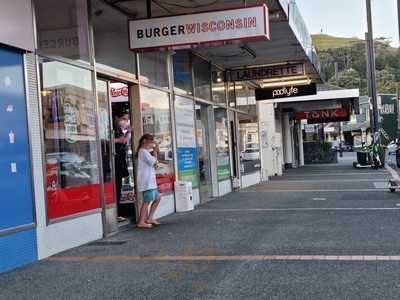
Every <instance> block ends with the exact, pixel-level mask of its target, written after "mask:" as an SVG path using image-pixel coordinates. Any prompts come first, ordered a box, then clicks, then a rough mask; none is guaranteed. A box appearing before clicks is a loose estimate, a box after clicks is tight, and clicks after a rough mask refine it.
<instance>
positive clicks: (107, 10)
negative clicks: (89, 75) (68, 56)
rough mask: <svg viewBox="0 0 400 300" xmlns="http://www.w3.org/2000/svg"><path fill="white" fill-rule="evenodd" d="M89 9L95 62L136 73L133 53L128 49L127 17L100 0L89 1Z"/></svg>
mask: <svg viewBox="0 0 400 300" xmlns="http://www.w3.org/2000/svg"><path fill="white" fill-rule="evenodd" d="M91 11H92V23H93V34H94V48H95V53H96V54H95V55H96V63H97V64H102V65H106V66H110V67H114V68H117V69H121V70H124V71H127V72H130V73H136V70H135V69H136V68H135V55H134V54H133V53H132V52H131V51H130V50H129V39H128V36H129V33H128V26H127V25H126V24H127V22H128V17H127V16H125V15H124V14H122V13H121V12H120V11H118V10H117V9H116V8H113V7H112V6H111V5H107V4H105V3H104V1H100V0H92V1H91Z"/></svg>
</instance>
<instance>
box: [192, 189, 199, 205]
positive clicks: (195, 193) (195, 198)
mask: <svg viewBox="0 0 400 300" xmlns="http://www.w3.org/2000/svg"><path fill="white" fill-rule="evenodd" d="M193 203H194V205H195V206H196V205H199V204H200V190H199V189H193Z"/></svg>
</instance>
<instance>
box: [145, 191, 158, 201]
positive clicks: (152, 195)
mask: <svg viewBox="0 0 400 300" xmlns="http://www.w3.org/2000/svg"><path fill="white" fill-rule="evenodd" d="M158 195H159V193H158V190H157V189H152V190H147V191H144V192H143V201H144V202H146V203H151V202H153V201H154V200H156V198H157V197H158Z"/></svg>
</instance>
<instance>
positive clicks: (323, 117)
mask: <svg viewBox="0 0 400 300" xmlns="http://www.w3.org/2000/svg"><path fill="white" fill-rule="evenodd" d="M294 116H295V118H296V119H297V120H307V123H308V124H317V123H329V122H345V121H349V117H350V114H349V112H348V110H347V109H346V108H338V109H324V110H312V111H301V112H296V113H295V114H294Z"/></svg>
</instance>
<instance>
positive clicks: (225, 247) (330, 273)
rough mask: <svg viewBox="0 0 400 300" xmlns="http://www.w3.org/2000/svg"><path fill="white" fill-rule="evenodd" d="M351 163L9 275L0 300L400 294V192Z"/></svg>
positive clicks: (382, 174)
mask: <svg viewBox="0 0 400 300" xmlns="http://www.w3.org/2000/svg"><path fill="white" fill-rule="evenodd" d="M353 159H354V155H353V154H345V157H344V159H343V160H342V161H341V163H340V164H338V165H319V166H309V167H305V168H301V169H295V170H290V171H288V172H286V173H285V176H283V177H281V178H273V179H272V180H271V182H269V183H265V184H260V185H258V186H255V187H252V188H248V189H245V190H242V191H240V192H237V193H232V194H230V195H228V196H226V197H223V198H220V199H218V200H215V201H212V202H209V203H206V204H204V205H201V206H200V207H199V208H197V209H196V210H195V211H193V212H190V213H182V214H175V215H172V216H169V217H166V218H164V219H162V222H163V225H162V226H161V227H159V228H157V229H152V230H149V231H143V230H142V231H140V230H137V229H129V230H127V231H124V232H121V233H120V234H118V235H116V236H114V237H112V238H110V239H108V240H106V241H103V242H100V243H92V244H89V245H85V246H82V247H79V248H76V249H73V250H70V251H67V252H64V253H61V254H59V255H57V256H55V257H52V258H50V259H48V260H45V261H41V262H39V263H35V264H33V265H30V266H27V267H24V268H21V269H18V270H16V271H14V272H11V273H6V274H2V275H0V299H38V300H39V299H40V300H42V299H398V298H399V297H400V238H399V228H400V217H399V216H400V192H398V193H389V192H388V190H387V188H386V186H385V183H386V181H387V180H388V179H389V178H390V174H389V173H388V172H387V171H386V170H356V169H353V168H352V166H351V164H352V161H353Z"/></svg>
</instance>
